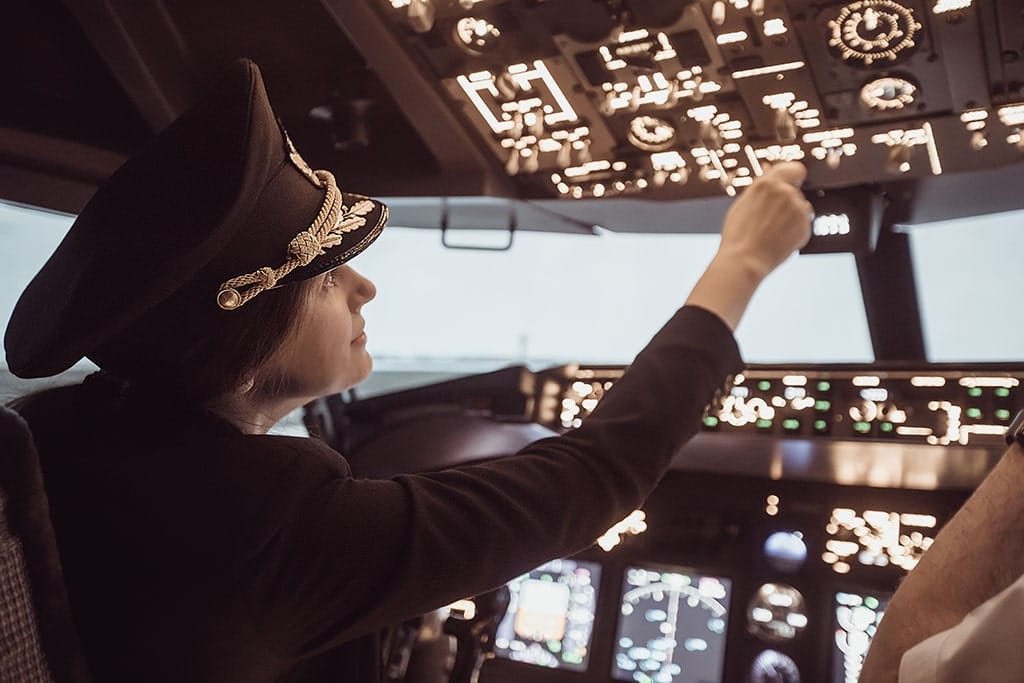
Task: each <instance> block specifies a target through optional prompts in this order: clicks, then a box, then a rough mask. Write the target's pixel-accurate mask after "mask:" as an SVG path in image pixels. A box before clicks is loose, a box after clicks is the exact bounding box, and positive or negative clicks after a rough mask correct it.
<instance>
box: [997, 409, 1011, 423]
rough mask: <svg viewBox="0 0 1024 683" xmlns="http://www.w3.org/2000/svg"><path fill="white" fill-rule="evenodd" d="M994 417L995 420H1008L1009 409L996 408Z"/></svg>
mask: <svg viewBox="0 0 1024 683" xmlns="http://www.w3.org/2000/svg"><path fill="white" fill-rule="evenodd" d="M996 419H997V420H1009V419H1010V411H1009V410H1007V409H1006V408H999V409H998V410H996Z"/></svg>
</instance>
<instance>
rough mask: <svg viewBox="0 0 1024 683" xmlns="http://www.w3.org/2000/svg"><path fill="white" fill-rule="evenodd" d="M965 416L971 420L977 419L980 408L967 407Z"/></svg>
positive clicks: (979, 414) (979, 415)
mask: <svg viewBox="0 0 1024 683" xmlns="http://www.w3.org/2000/svg"><path fill="white" fill-rule="evenodd" d="M967 417H969V418H971V419H972V420H977V419H978V418H980V417H981V408H968V409H967Z"/></svg>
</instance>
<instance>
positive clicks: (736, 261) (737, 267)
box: [709, 246, 775, 287]
mask: <svg viewBox="0 0 1024 683" xmlns="http://www.w3.org/2000/svg"><path fill="white" fill-rule="evenodd" d="M709 268H722V269H723V270H726V271H728V273H729V275H730V276H731V277H735V278H741V279H742V280H744V281H746V282H748V283H749V284H751V285H753V286H755V287H756V286H757V285H759V284H761V281H762V280H764V279H765V278H766V277H768V275H769V273H771V272H772V271H773V270H774V269H775V268H774V266H772V265H771V264H770V263H768V262H767V260H766V259H765V258H763V257H762V256H760V255H758V254H756V253H753V252H750V251H747V250H744V249H741V248H736V247H728V246H722V247H719V248H718V252H717V253H716V254H715V256H714V258H712V260H711V264H710V266H709Z"/></svg>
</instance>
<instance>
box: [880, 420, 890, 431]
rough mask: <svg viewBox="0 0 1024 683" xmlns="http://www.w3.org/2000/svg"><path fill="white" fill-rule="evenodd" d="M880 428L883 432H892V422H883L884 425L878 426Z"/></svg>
mask: <svg viewBox="0 0 1024 683" xmlns="http://www.w3.org/2000/svg"><path fill="white" fill-rule="evenodd" d="M878 428H879V429H881V430H882V431H883V432H891V431H892V422H883V423H882V424H880V425H878Z"/></svg>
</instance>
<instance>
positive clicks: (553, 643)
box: [548, 640, 572, 657]
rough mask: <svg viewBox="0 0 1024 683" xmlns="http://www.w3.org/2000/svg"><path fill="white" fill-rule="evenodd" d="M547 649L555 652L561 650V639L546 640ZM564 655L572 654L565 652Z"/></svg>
mask: <svg viewBox="0 0 1024 683" xmlns="http://www.w3.org/2000/svg"><path fill="white" fill-rule="evenodd" d="M548 650H550V651H551V652H555V653H558V652H561V651H562V641H560V640H549V641H548ZM565 656H566V657H571V656H572V655H570V654H569V653H566V655H565Z"/></svg>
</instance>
